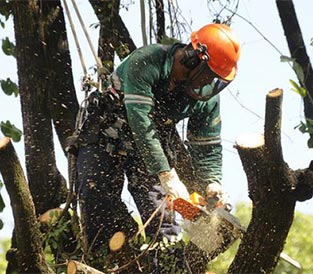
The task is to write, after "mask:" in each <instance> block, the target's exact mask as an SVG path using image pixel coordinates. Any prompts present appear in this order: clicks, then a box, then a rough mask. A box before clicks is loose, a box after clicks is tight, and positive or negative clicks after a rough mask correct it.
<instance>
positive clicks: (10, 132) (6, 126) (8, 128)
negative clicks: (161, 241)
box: [0, 121, 23, 142]
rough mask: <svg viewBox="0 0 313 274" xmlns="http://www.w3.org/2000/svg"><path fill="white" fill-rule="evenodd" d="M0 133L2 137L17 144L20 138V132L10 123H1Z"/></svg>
mask: <svg viewBox="0 0 313 274" xmlns="http://www.w3.org/2000/svg"><path fill="white" fill-rule="evenodd" d="M0 128H1V131H2V133H3V135H4V136H7V137H9V138H11V139H12V140H13V141H14V142H19V141H20V140H21V137H22V134H23V133H22V131H21V130H19V129H18V128H17V127H15V126H14V125H13V124H11V122H10V121H6V122H1V124H0Z"/></svg>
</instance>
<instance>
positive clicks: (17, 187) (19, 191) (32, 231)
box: [0, 137, 53, 273]
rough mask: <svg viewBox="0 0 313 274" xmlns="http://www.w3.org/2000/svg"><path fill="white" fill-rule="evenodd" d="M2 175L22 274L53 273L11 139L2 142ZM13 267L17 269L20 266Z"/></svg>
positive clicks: (0, 159)
mask: <svg viewBox="0 0 313 274" xmlns="http://www.w3.org/2000/svg"><path fill="white" fill-rule="evenodd" d="M0 172H1V174H2V177H3V180H4V184H5V186H6V189H7V191H8V194H9V196H10V201H11V205H12V211H13V216H14V222H15V231H16V243H17V250H16V251H15V255H16V256H17V257H18V273H53V272H52V271H51V270H50V269H49V267H48V265H47V264H46V262H45V259H44V252H43V249H42V245H41V244H42V242H41V239H40V231H39V225H38V222H37V219H36V215H35V207H34V204H33V201H32V199H31V195H30V192H29V188H28V185H27V182H26V179H25V176H24V172H23V169H22V167H21V164H20V162H19V159H18V158H17V155H16V153H15V150H14V147H13V145H12V143H11V141H10V139H9V138H7V137H6V138H3V139H1V140H0ZM25 235H27V237H25ZM12 267H13V268H14V270H17V269H16V268H17V266H12Z"/></svg>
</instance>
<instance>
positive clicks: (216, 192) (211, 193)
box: [206, 183, 232, 211]
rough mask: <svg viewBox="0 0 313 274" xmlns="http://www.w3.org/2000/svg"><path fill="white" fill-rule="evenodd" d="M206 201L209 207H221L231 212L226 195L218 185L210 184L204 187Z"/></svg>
mask: <svg viewBox="0 0 313 274" xmlns="http://www.w3.org/2000/svg"><path fill="white" fill-rule="evenodd" d="M206 199H207V202H208V203H209V205H210V207H212V208H214V207H222V208H224V209H226V210H227V211H231V209H232V206H231V204H230V202H229V196H228V194H227V193H226V192H225V191H224V190H223V188H222V185H221V184H219V183H211V184H208V186H207V187H206Z"/></svg>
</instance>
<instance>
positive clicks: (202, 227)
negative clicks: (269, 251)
mask: <svg viewBox="0 0 313 274" xmlns="http://www.w3.org/2000/svg"><path fill="white" fill-rule="evenodd" d="M169 202H170V205H171V208H172V209H173V210H174V211H176V212H178V213H179V214H180V215H181V216H182V218H183V222H182V224H181V226H182V228H183V229H184V230H185V231H186V233H187V235H188V236H189V239H190V241H191V242H193V243H194V244H195V245H196V246H197V247H198V248H200V249H202V250H203V251H205V252H206V253H207V256H208V258H209V260H213V259H214V258H215V257H217V256H218V255H219V254H221V253H223V252H225V251H226V250H227V249H228V248H229V247H230V246H231V245H232V244H233V243H234V241H235V240H237V239H239V238H242V236H243V233H244V232H246V228H245V227H244V226H242V225H241V224H240V221H239V219H238V218H236V217H235V216H234V215H232V214H231V213H230V212H229V211H230V210H231V206H230V205H227V204H226V205H225V204H223V203H222V202H220V200H219V197H218V196H215V197H211V198H209V199H205V198H203V197H202V196H201V195H199V194H198V193H197V192H194V193H192V194H191V195H190V196H189V199H188V200H186V199H183V198H176V199H171V200H170V201H169ZM280 259H282V260H284V261H286V262H287V263H289V264H291V265H292V266H293V267H295V268H297V269H302V266H301V265H300V263H299V262H297V261H296V260H294V259H293V258H291V257H289V256H288V255H287V254H286V253H284V252H282V253H281V254H280Z"/></svg>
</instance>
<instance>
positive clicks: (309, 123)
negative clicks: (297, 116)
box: [295, 118, 313, 148]
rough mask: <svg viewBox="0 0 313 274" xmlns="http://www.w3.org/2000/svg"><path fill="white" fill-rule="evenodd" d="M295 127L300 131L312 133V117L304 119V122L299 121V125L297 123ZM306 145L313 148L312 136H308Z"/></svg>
mask: <svg viewBox="0 0 313 274" xmlns="http://www.w3.org/2000/svg"><path fill="white" fill-rule="evenodd" d="M295 128H298V129H299V130H300V132H301V133H309V134H310V135H313V120H312V119H308V118H307V119H306V123H305V122H302V121H301V122H300V124H299V125H297V126H296V127H295ZM308 147H309V148H313V138H312V137H310V138H309V140H308Z"/></svg>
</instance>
